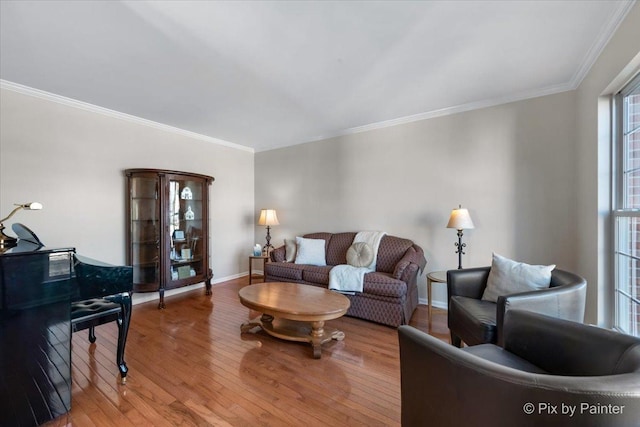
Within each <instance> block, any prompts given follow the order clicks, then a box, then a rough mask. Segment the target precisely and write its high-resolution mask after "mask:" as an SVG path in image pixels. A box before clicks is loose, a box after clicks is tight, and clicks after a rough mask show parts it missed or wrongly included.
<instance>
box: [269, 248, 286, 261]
mask: <svg viewBox="0 0 640 427" xmlns="http://www.w3.org/2000/svg"><path fill="white" fill-rule="evenodd" d="M285 257H286V254H285V248H284V245H282V246H280V247H279V248H276V249H274V250H272V251H271V262H284V260H285Z"/></svg>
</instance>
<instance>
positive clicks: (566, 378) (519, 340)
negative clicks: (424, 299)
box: [398, 310, 640, 427]
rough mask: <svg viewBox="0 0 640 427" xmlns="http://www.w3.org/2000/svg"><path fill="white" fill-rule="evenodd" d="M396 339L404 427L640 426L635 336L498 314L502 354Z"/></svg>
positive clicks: (420, 335)
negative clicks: (502, 318)
mask: <svg viewBox="0 0 640 427" xmlns="http://www.w3.org/2000/svg"><path fill="white" fill-rule="evenodd" d="M398 335H399V342H400V371H401V402H402V403H401V404H402V425H403V426H407V427H408V426H424V425H434V426H442V427H447V426H460V425H470V426H498V427H500V426H545V427H547V426H550V427H553V426H568V425H575V426H586V427H589V426H594V427H595V426H637V425H638V420H640V339H639V338H635V337H631V336H628V335H623V334H620V333H617V332H614V331H610V330H605V329H601V328H597V327H594V326H588V325H583V324H580V323H576V322H571V321H567V320H563V319H557V318H554V317H549V316H545V315H541V314H539V313H533V312H528V311H522V310H509V311H507V312H506V313H505V319H504V348H501V347H499V346H496V345H494V344H484V345H479V346H475V347H468V348H465V349H459V348H456V347H454V346H451V345H449V344H447V343H445V342H443V341H441V340H439V339H437V338H435V337H432V336H430V335H427V334H425V333H424V332H421V331H419V330H417V329H415V328H413V327H410V326H401V327H400V328H399V329H398ZM545 372H546V373H545ZM529 404H530V405H532V406H529ZM563 405H564V406H563ZM563 408H564V410H565V413H564V414H563V412H562V411H563ZM570 409H573V410H574V412H573V415H572V416H570V415H569V413H568V411H569V410H570ZM615 410H618V413H617V414H614V413H611V411H615ZM525 411H526V412H525ZM554 411H555V412H554ZM607 411H609V412H607ZM529 412H531V413H529Z"/></svg>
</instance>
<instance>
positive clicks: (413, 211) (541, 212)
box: [255, 92, 576, 305]
mask: <svg viewBox="0 0 640 427" xmlns="http://www.w3.org/2000/svg"><path fill="white" fill-rule="evenodd" d="M573 106H574V92H566V93H562V94H557V95H552V96H545V97H540V98H535V99H531V100H526V101H520V102H515V103H510V104H505V105H501V106H497V107H491V108H485V109H481V110H476V111H470V112H465V113H460V114H455V115H451V116H446V117H440V118H434V119H429V120H422V121H417V122H413V123H409V124H403V125H398V126H393V127H389V128H385V129H379V130H373V131H368V132H363V133H358V134H353V135H348V136H341V137H337V138H333V139H331V140H327V141H321V142H313V143H307V144H302V145H298V146H294V147H289V148H282V149H278V150H272V151H267V152H260V153H256V155H255V177H256V183H255V188H256V204H255V206H256V213H255V215H256V217H257V213H258V211H259V209H260V208H267V207H269V208H275V209H277V211H278V218H279V220H280V224H281V225H279V226H276V227H273V229H272V236H273V243H275V245H276V246H279V245H281V244H282V242H283V239H284V238H287V237H292V236H295V235H297V234H301V233H309V232H315V231H330V232H338V231H359V230H369V229H376V230H384V231H386V232H388V233H390V234H393V235H397V236H401V237H406V238H410V239H412V240H414V241H415V242H416V243H417V244H419V245H420V246H421V247H422V248H423V249H424V250H425V253H426V257H427V261H428V265H427V270H428V271H432V270H443V269H451V268H456V266H457V255H456V254H455V253H454V251H455V248H454V242H455V241H456V239H457V237H456V232H455V230H450V229H447V228H445V225H446V223H447V220H448V217H449V213H450V211H451V209H452V208H454V207H457V205H458V204H459V203H461V204H463V206H464V207H467V208H468V209H469V211H470V213H471V216H472V218H473V221H474V223H475V225H476V228H475V229H474V230H469V231H466V232H465V237H464V241H465V242H466V243H467V248H466V252H467V255H465V256H464V258H463V265H464V266H465V267H470V266H483V265H489V264H490V263H491V252H492V251H496V252H498V253H500V254H503V255H505V256H509V257H513V258H515V259H518V260H522V261H526V262H529V263H540V264H551V263H554V264H557V265H558V266H559V267H561V268H565V269H568V270H575V264H576V259H575V247H574V243H575V240H576V237H575V235H576V228H575V224H574V220H573V214H574V209H573V206H574V205H575V192H574V188H575V178H574V177H575V156H574V153H573V148H574V146H575V113H574V108H573ZM260 236H264V229H263V228H262V227H257V228H256V239H257V240H258V241H259V242H260V243H263V242H264V237H262V239H261V238H260ZM419 283H420V296H421V298H425V299H426V289H425V286H426V283H425V279H424V275H423V277H422V278H421V279H420V282H419ZM435 286H436V287H438V288H437V289H435V288H434V289H435V295H434V298H436V299H438V300H439V304H440V305H443V304H444V301H445V300H446V292H445V290H444V286H442V285H435Z"/></svg>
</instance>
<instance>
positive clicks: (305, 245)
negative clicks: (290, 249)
mask: <svg viewBox="0 0 640 427" xmlns="http://www.w3.org/2000/svg"><path fill="white" fill-rule="evenodd" d="M296 245H297V246H298V248H297V251H296V264H308V265H327V261H326V258H325V253H324V245H325V242H324V239H305V238H304V237H296Z"/></svg>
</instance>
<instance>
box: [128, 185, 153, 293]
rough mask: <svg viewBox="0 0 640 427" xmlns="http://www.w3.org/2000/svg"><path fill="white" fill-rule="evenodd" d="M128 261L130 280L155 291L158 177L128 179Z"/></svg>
mask: <svg viewBox="0 0 640 427" xmlns="http://www.w3.org/2000/svg"><path fill="white" fill-rule="evenodd" d="M130 180H131V181H130V192H131V195H130V197H131V198H130V205H129V208H130V212H129V215H130V218H131V222H130V225H129V226H130V227H131V230H130V233H129V236H130V239H131V242H130V258H131V259H130V264H131V265H132V266H133V283H134V284H135V285H136V288H138V289H139V290H141V291H153V290H157V289H158V287H159V284H160V277H159V273H160V269H159V261H160V209H159V197H158V179H157V178H156V177H153V176H152V177H143V176H135V177H131V178H130Z"/></svg>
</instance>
